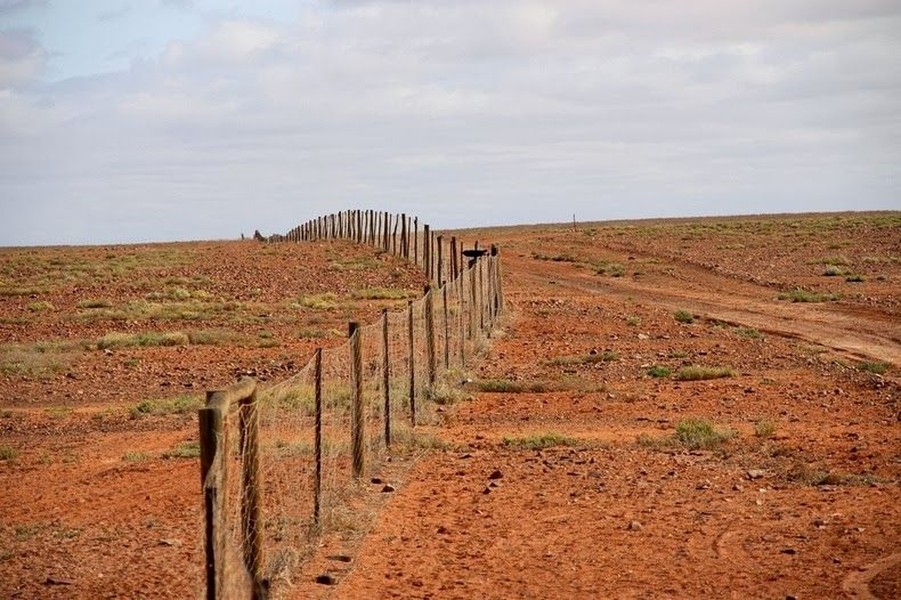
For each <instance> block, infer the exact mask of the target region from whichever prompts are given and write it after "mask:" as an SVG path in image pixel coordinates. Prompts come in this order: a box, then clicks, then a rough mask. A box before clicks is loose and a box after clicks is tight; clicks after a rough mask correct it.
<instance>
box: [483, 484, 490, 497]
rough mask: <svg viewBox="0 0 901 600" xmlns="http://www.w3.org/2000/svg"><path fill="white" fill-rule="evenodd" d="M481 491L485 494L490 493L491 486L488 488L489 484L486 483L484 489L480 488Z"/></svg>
mask: <svg viewBox="0 0 901 600" xmlns="http://www.w3.org/2000/svg"><path fill="white" fill-rule="evenodd" d="M482 493H483V494H485V495H488V494H490V493H491V488H490V487H489V486H487V485H486V486H485V489H484V490H482Z"/></svg>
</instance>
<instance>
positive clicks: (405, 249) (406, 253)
mask: <svg viewBox="0 0 901 600" xmlns="http://www.w3.org/2000/svg"><path fill="white" fill-rule="evenodd" d="M407 235H408V232H407V215H405V214H403V213H401V215H400V254H401V256H402V257H403V258H410V240H409V239H407Z"/></svg>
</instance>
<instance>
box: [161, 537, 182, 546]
mask: <svg viewBox="0 0 901 600" xmlns="http://www.w3.org/2000/svg"><path fill="white" fill-rule="evenodd" d="M160 546H170V547H171V546H176V547H178V546H181V540H177V539H174V538H169V539H161V540H160Z"/></svg>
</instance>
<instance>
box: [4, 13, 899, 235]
mask: <svg viewBox="0 0 901 600" xmlns="http://www.w3.org/2000/svg"><path fill="white" fill-rule="evenodd" d="M354 208H359V209H375V210H386V211H391V212H398V213H399V212H406V213H408V214H415V215H417V216H419V217H420V219H421V220H422V221H424V222H427V223H430V224H431V225H432V226H433V227H434V228H437V229H445V228H458V227H471V226H483V225H499V224H520V223H542V222H567V221H571V220H572V219H573V217H574V216H575V218H576V219H578V220H579V221H598V220H608V219H624V218H646V217H667V216H701V215H731V214H756V213H774V212H775V213H784V212H809V211H844V210H884V209H892V210H899V209H901V2H899V1H898V0H854V1H853V2H852V1H848V0H757V1H753V2H746V1H740V0H735V1H728V2H724V1H722V0H679V1H676V0H668V1H660V0H554V1H529V0H517V1H512V0H492V1H490V2H486V1H484V0H415V1H414V0H332V1H327V0H294V1H288V0H272V1H266V2H259V1H256V0H254V1H250V0H248V1H243V0H220V1H212V0H0V246H10V245H52V244H102V243H117V242H147V241H170V240H198V239H229V238H238V237H240V235H241V234H242V233H243V234H245V235H252V234H253V231H254V230H255V229H259V230H260V231H261V232H263V233H264V234H270V233H276V232H281V233H283V232H286V231H287V230H289V229H291V228H292V227H294V226H295V225H298V224H300V223H302V222H304V221H306V220H308V219H310V218H313V217H316V216H319V215H322V214H327V213H331V212H336V211H339V210H346V209H354Z"/></svg>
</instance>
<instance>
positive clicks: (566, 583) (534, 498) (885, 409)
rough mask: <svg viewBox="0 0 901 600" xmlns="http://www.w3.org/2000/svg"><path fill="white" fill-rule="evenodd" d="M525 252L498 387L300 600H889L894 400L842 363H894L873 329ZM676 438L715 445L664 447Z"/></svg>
mask: <svg viewBox="0 0 901 600" xmlns="http://www.w3.org/2000/svg"><path fill="white" fill-rule="evenodd" d="M531 235H532V237H531V238H529V237H528V236H513V237H511V238H510V239H507V240H502V244H504V245H503V247H504V248H512V251H508V252H506V254H505V262H504V266H505V284H506V286H507V298H508V301H509V306H510V314H509V320H508V322H507V325H506V332H505V334H504V335H503V336H502V337H501V338H500V339H498V340H496V341H495V342H494V344H493V346H492V348H491V350H490V355H489V356H488V358H487V359H486V361H485V362H484V364H483V365H482V366H481V368H480V369H479V372H478V373H476V374H475V377H476V378H477V379H479V380H491V381H494V382H503V383H504V385H495V386H494V389H495V390H496V391H493V392H491V393H486V392H483V391H478V388H476V389H475V390H474V392H473V398H472V399H471V400H470V401H468V402H464V403H462V404H460V405H458V406H456V407H455V408H454V409H453V410H452V411H451V412H450V413H449V414H448V415H446V418H445V419H444V421H443V422H442V423H441V424H439V425H436V426H435V427H434V428H433V429H432V430H431V431H432V432H433V433H435V434H436V435H438V436H440V437H441V438H443V439H444V440H446V441H447V443H448V447H447V450H445V451H443V452H438V453H434V454H431V455H429V456H428V457H427V458H425V459H423V460H422V461H420V462H419V463H418V464H416V466H415V467H413V469H412V471H411V472H410V473H408V475H407V476H406V477H405V483H404V484H403V485H401V486H400V488H399V490H398V492H396V495H395V496H394V497H393V498H392V499H391V500H390V501H388V503H387V504H386V505H385V508H384V509H383V511H382V512H381V514H380V515H379V517H378V518H377V520H376V521H375V523H374V524H373V525H372V527H371V529H370V530H369V531H368V533H367V535H365V537H364V539H363V540H362V542H359V545H358V546H355V547H349V548H348V550H347V552H348V553H352V554H354V555H355V556H356V558H355V560H354V563H352V565H351V566H350V567H349V568H348V567H347V566H346V565H343V564H342V565H338V564H335V563H334V562H330V561H329V560H327V559H320V560H318V561H314V562H313V563H311V567H310V569H312V571H310V572H309V573H305V574H304V577H303V578H302V580H303V581H302V582H301V583H300V587H299V589H298V590H297V591H298V594H299V595H298V596H297V597H321V598H327V597H330V598H361V597H389V598H472V597H481V598H546V597H559V598H701V597H705V598H709V597H716V598H885V599H887V598H897V597H901V555H899V554H898V552H897V551H898V548H899V547H901V508H899V507H901V487H899V480H901V454H899V448H901V426H899V417H901V395H899V387H898V385H897V382H896V381H895V379H894V377H893V376H892V371H891V369H890V370H889V373H888V374H887V376H885V377H884V376H879V375H874V374H871V373H868V372H865V371H862V370H860V369H858V368H856V367H855V366H854V364H855V363H853V362H851V361H852V360H853V361H860V360H863V361H885V362H887V363H891V364H893V365H895V368H896V367H897V365H898V364H899V356H901V354H899V351H901V348H899V343H898V341H899V340H898V327H897V323H896V322H894V321H893V315H892V314H891V311H885V310H881V309H879V308H878V307H877V308H874V309H867V308H865V307H861V306H856V305H847V304H846V305H841V304H825V303H821V304H800V303H789V302H786V301H779V300H776V299H775V296H776V292H775V291H774V290H773V289H772V287H768V286H765V285H760V284H757V283H754V282H751V281H743V280H741V278H735V277H730V276H726V275H723V274H722V273H717V272H716V271H715V270H712V269H705V268H703V267H699V266H698V265H696V264H692V263H691V262H689V261H685V262H679V261H673V260H672V259H671V258H670V259H667V260H665V261H664V260H653V261H651V260H644V261H643V262H642V264H641V266H640V267H638V266H634V267H633V266H632V264H630V263H629V262H628V261H629V258H628V256H627V255H626V254H624V253H623V254H616V253H615V252H613V251H611V250H610V249H609V248H606V249H604V252H605V256H606V257H607V259H608V260H620V261H622V262H623V263H624V264H626V265H629V266H627V267H626V268H625V273H624V274H623V276H617V277H609V276H607V277H602V276H599V275H598V274H597V273H596V272H595V271H594V270H593V269H586V268H584V265H580V264H579V263H581V262H582V261H581V260H547V259H546V258H545V259H540V258H536V257H535V255H536V254H539V252H536V251H535V248H534V247H533V246H531V245H530V244H531V243H532V242H534V241H535V240H536V239H537V240H540V238H537V237H536V236H534V234H531ZM545 241H547V240H545ZM561 245H562V246H564V247H568V246H566V243H565V241H564V242H561ZM611 256H612V258H611ZM645 258H647V257H645ZM633 260H634V259H633ZM677 310H679V311H684V312H687V313H690V314H691V315H693V322H691V323H687V322H680V321H679V320H677V319H675V318H674V311H677ZM689 365H693V366H698V365H700V366H710V367H713V366H719V367H728V368H729V369H730V372H731V373H732V376H729V377H723V378H718V379H710V380H700V381H691V380H681V379H679V378H677V375H676V374H678V372H679V369H680V368H682V367H685V366H689ZM652 367H663V368H665V369H667V371H668V372H670V373H672V375H668V376H658V377H655V376H652V375H650V374H649V372H650V370H651V368H652ZM535 382H540V383H542V384H543V385H542V386H541V387H540V391H541V393H536V390H537V389H539V388H536V387H535V386H534V385H532V384H534V383H535ZM551 383H553V384H554V385H551ZM498 390H499V391H498ZM689 418H694V419H702V420H705V421H706V422H708V423H710V424H711V425H712V426H713V427H714V429H715V430H717V431H718V432H719V433H721V434H722V436H721V437H720V438H717V439H716V440H714V441H711V443H710V444H709V445H701V446H693V445H692V444H691V442H688V441H686V440H683V439H680V438H679V437H678V436H677V433H676V432H677V431H679V430H681V429H680V428H681V426H682V425H683V424H684V422H685V420H686V419H689ZM351 546H353V545H351ZM316 570H318V571H316ZM313 571H316V572H315V573H314V572H313ZM322 571H330V572H332V573H333V574H334V575H335V577H336V579H337V585H335V586H324V585H320V584H316V583H313V582H312V575H315V574H317V573H318V572H322Z"/></svg>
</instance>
